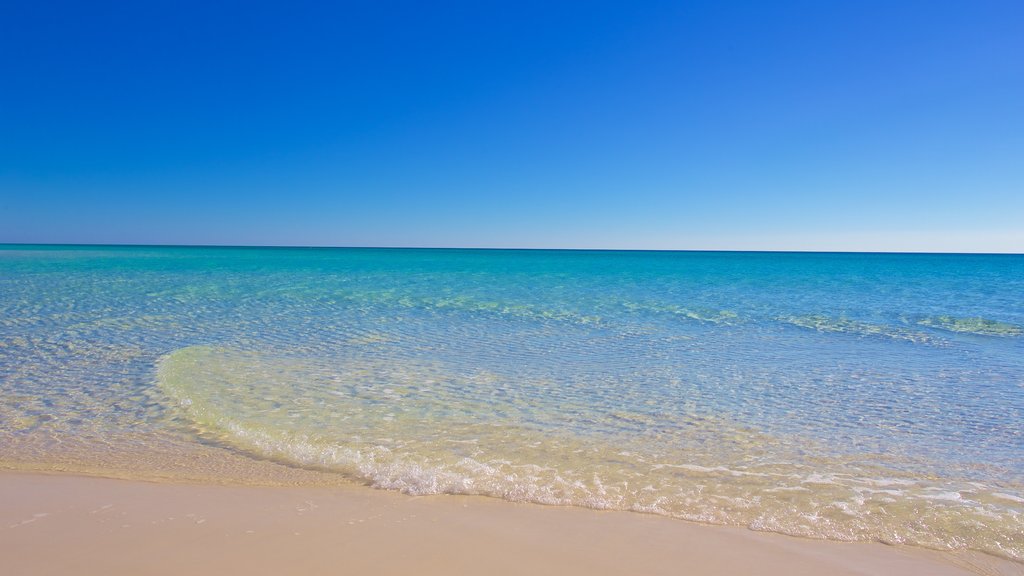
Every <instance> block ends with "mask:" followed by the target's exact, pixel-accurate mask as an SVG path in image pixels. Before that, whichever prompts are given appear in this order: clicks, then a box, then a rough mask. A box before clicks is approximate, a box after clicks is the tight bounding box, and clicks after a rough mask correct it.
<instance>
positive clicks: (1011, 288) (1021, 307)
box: [0, 246, 1024, 560]
mask: <svg viewBox="0 0 1024 576" xmlns="http://www.w3.org/2000/svg"><path fill="white" fill-rule="evenodd" d="M1022 417H1024V256H981V255H898V254H871V255H869V254H773V253H700V252H691V253H670V252H648V253H645V252H582V251H579V252H578V251H476V250H384V249H379V250H378V249H232V248H139V247H116V248H115V247H26V246H5V247H0V459H2V461H3V463H4V465H6V466H21V467H37V468H38V467H47V466H53V467H59V468H63V469H87V468H90V467H91V468H92V469H97V468H99V469H102V471H104V472H106V473H111V474H114V473H117V474H122V473H131V472H132V471H133V470H139V469H140V464H139V463H140V462H142V461H144V462H145V463H146V467H148V468H147V471H148V472H149V473H156V474H163V475H166V476H183V477H187V476H189V475H190V474H193V473H194V474H198V473H199V469H200V468H202V469H203V470H202V472H203V473H204V474H207V475H209V474H213V475H222V476H223V477H225V478H228V479H238V477H239V476H240V475H242V476H244V475H245V474H246V473H248V472H245V471H244V470H241V471H240V470H239V469H235V468H233V467H232V465H230V462H234V461H239V462H242V461H245V462H248V461H251V462H255V463H276V464H274V466H276V467H275V468H268V470H271V472H269V474H271V475H273V474H276V473H278V472H274V470H278V471H282V470H290V469H313V470H318V471H320V472H321V475H320V476H317V477H318V478H320V477H323V476H324V474H323V473H326V475H327V476H329V477H337V478H344V479H348V480H355V481H359V482H363V483H366V484H370V485H373V486H377V487H382V488H389V489H396V490H402V491H405V492H408V493H413V494H429V493H465V494H486V495H491V496H497V497H502V498H507V499H510V500H520V501H532V502H541V503H557V504H570V505H579V506H588V507H594V508H609V509H625V510H636V511H644V512H652V513H657V514H664V515H668V516H674V517H679V518H685V519H692V520H699V521H707V522H715V523H724V524H734V525H745V526H750V527H752V528H755V529H760V530H770V531H777V532H784V533H789V534H797V535H803V536H811V537H821V538H832V539H842V540H879V541H884V542H894V543H909V544H917V545H923V546H929V547H935V548H942V549H974V550H981V551H984V552H988V553H992V554H996V555H999V556H1003V557H1008V558H1013V559H1017V560H1021V559H1024V425H1022V423H1024V419H1022ZM218 451H219V452H218ZM218 453H222V454H231V455H232V456H233V457H235V458H236V460H224V459H222V458H220V457H217V456H216V454H218ZM211 454H213V455H214V456H211ZM212 461H217V462H220V463H221V464H220V466H219V467H218V466H214V465H211V462H212ZM281 464H284V465H286V466H280V465H281ZM281 474H284V472H281ZM289 478H291V477H289ZM292 480H293V479H292ZM289 481H291V480H289Z"/></svg>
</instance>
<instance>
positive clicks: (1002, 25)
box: [0, 0, 1024, 252]
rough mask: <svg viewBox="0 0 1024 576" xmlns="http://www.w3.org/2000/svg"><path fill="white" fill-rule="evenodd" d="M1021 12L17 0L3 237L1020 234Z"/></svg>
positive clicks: (948, 244) (896, 237)
mask: <svg viewBox="0 0 1024 576" xmlns="http://www.w3.org/2000/svg"><path fill="white" fill-rule="evenodd" d="M1022 30H1024V3H1022V2H1020V1H1019V0H1010V1H1006V2H998V1H991V2H990V1H984V0H976V1H966V0H965V1H960V2H954V1H942V0H931V1H924V2H915V1H901V2H891V1H884V2H875V1H872V0H866V1H861V2H820V1H807V2H789V1H779V2H731V1H728V0H723V1H709V2H685V1H675V2H644V1H631V2H611V3H605V2H599V1H588V2H555V1H546V2H534V1H532V0H517V1H514V2H499V1H494V2H491V1H487V0H476V1H471V2H444V1H443V0H438V1H433V2H422V1H420V2H389V1H386V0H385V1H375V2H370V1H362V2H332V3H328V2H321V3H308V2H302V1H292V2H287V3H285V2H281V3H265V2H259V1H257V0H252V1H249V2H237V3H232V2H191V1H188V0H175V1H158V0H154V1H146V2H137V1H133V2H103V1H96V2H71V3H60V2H49V1H46V0H39V1H37V2H11V3H4V4H3V6H2V7H0V242H8V243H114V244H122V243H127V244H228V245H250V244H251V245H318V246H462V247H524V248H545V247H549V248H622V249H719V250H854V251H856V250H865V251H940V252H943V251H945V252H951V251H952V252H975V251H977V252H1024V33H1022V32H1021V31H1022Z"/></svg>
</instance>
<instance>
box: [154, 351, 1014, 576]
mask: <svg viewBox="0 0 1024 576" xmlns="http://www.w3.org/2000/svg"><path fill="white" fill-rule="evenodd" d="M157 384H158V386H159V388H160V389H161V390H162V391H163V392H164V393H165V394H167V395H168V396H169V397H170V398H172V399H173V400H174V401H175V402H176V403H177V405H178V406H179V407H180V409H181V411H182V413H183V414H184V415H185V416H186V417H187V418H188V419H189V421H190V422H191V423H192V425H193V426H194V427H195V429H196V430H197V432H198V433H199V434H201V435H202V436H204V437H206V438H207V439H210V440H213V441H216V442H218V443H221V444H223V445H226V446H228V447H231V448H233V449H235V450H238V451H241V452H243V453H246V454H248V455H250V456H254V457H257V458H263V459H269V460H274V461H277V462H281V463H285V464H289V465H292V466H296V467H305V468H315V469H319V470H327V471H332V472H335V473H339V474H342V475H345V476H347V477H349V478H352V479H354V480H356V481H359V482H363V483H366V484H368V485H371V486H375V487H378V488H384V489H392V490H400V491H402V492H405V493H409V494H438V493H454V494H476V495H486V496H494V497H499V498H504V499H507V500H512V501H525V502H535V503H541V504H559V505H575V506H583V507H590V508H599V509H618V510H633V511H642V512H650V513H657V514H662V515H666V516H672V517H676V518H683V519H688V520H697V521H703V522H712V523H718V524H730V525H740V526H749V527H751V528H754V529H758V530H768V531H774V532H782V533H787V534H793V535H800V536H807V537H815V538H829V539H837V540H879V541H883V542H890V543H905V544H916V545H923V546H929V547H933V548H939V549H962V548H970V549H975V550H981V551H984V552H988V553H992V554H996V555H999V556H1003V557H1008V558H1011V559H1016V560H1024V504H1022V503H1021V502H1024V498H1022V496H1024V489H1019V487H1016V486H1006V485H1003V486H999V487H998V488H996V487H987V486H985V485H982V484H979V483H976V482H958V481H953V480H943V479H937V478H933V477H921V476H914V475H911V474H909V473H903V472H898V471H895V470H893V469H888V468H885V467H881V466H879V465H868V464H865V463H864V460H863V458H856V459H854V458H850V459H843V458H840V457H828V456H826V454H827V451H826V450H825V449H824V447H816V446H815V445H814V442H813V441H808V440H807V439H801V440H800V441H799V442H795V441H794V440H793V439H786V438H777V437H773V436H771V435H767V434H765V433H763V432H760V431H758V430H756V429H753V428H750V427H745V426H740V425H738V424H736V423H734V422H730V421H729V420H727V419H724V418H721V417H716V416H709V415H697V414H682V415H680V414H664V413H658V412H656V411H652V412H650V413H643V414H640V413H632V412H629V411H626V410H622V409H614V410H608V411H602V410H599V409H590V410H589V411H588V408H587V407H586V406H582V405H573V404H572V403H566V402H564V401H563V399H561V398H559V397H557V394H556V395H555V397H554V398H553V399H549V398H545V397H544V396H545V395H544V394H543V393H542V392H538V391H539V390H543V389H544V386H545V385H544V384H543V383H541V384H537V386H536V390H533V391H532V392H531V393H528V394H517V393H516V392H515V390H514V389H511V388H505V387H503V386H504V385H503V379H502V378H501V377H500V376H499V375H496V374H490V373H485V372H479V373H474V374H457V373H454V372H450V371H449V370H447V369H446V367H445V366H443V365H440V364H437V363H433V362H424V361H414V360H401V361H398V360H395V359H390V360H389V359H384V358H370V359H367V358H359V357H350V358H345V359H341V358H326V357H316V358H309V357H301V356H289V355H287V354H265V353H256V352H247V351H238V350H231V349H224V348H214V347H200V346H196V347H189V348H184V349H180V350H177V351H175V352H173V353H171V354H169V355H166V356H164V357H163V358H161V359H160V361H159V362H158V366H157ZM531 386H532V385H531V384H529V383H526V384H523V385H521V386H518V387H517V389H524V390H531ZM554 392H556V391H554V390H551V391H549V394H548V395H551V393H554ZM568 414H572V415H573V418H574V419H576V420H578V421H584V422H588V423H589V424H588V425H589V426H590V428H588V430H591V431H590V432H587V431H586V430H580V429H577V428H571V427H569V426H567V423H566V418H567V416H566V415H568ZM622 422H625V423H626V426H625V427H624V428H623V427H621V426H620V427H619V428H616V427H615V425H616V424H621V423H622ZM600 430H603V431H604V432H598V431H600ZM607 430H619V432H614V433H609V432H607ZM623 430H627V431H628V430H635V431H636V432H623ZM797 446H798V447H799V449H797V448H796V447H797ZM809 454H812V455H811V456H809Z"/></svg>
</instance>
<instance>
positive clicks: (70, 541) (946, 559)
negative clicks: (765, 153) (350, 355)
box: [0, 472, 1024, 576]
mask: <svg viewBox="0 0 1024 576" xmlns="http://www.w3.org/2000/svg"><path fill="white" fill-rule="evenodd" d="M0 557H2V558H3V564H4V566H5V567H4V570H3V572H4V573H5V574H17V575H35V574H72V573H74V574H107V575H119V574H125V575H127V574H132V575H136V574H200V575H201V574H230V573H236V574H243V573H244V574H275V575H277V574H419V575H430V574H559V575H567V576H571V575H575V574H579V575H584V574H585V575H588V576H591V575H601V574H696V575H704V574H723V575H724V574H729V575H735V574H767V575H774V574H778V575H783V574H785V575H799V574H808V575H810V574H833V575H844V574H849V575H854V574H856V575H870V574H878V575H883V574H884V575H891V574H911V575H917V574H920V575H930V576H931V575H934V576H943V575H950V576H952V575H961V574H1024V567H1022V566H1021V565H1020V564H1015V563H1011V562H1006V561H1001V560H998V559H995V558H992V557H990V556H984V555H981V554H973V553H957V554H953V553H941V552H934V551H929V550H924V549H920V548H911V547H900V546H886V545H883V544H876V543H839V542H825V541H817V540H807V539H802V538H793V537H787V536H782V535H777V534H767V533H760V532H754V531H751V530H747V529H744V528H731V527H720V526H706V525H700V524H694V523H689V522H683V521H679V520H673V519H669V518H663V517H658V516H650V515H643V514H636V513H629V512H602V511H594V510H585V509H576V508H561V507H548V506H537V505H529V504H512V503H508V502H503V501H499V500H495V499H488V498H478V497H466V496H431V497H410V496H406V495H402V494H397V493H391V492H384V491H379V490H373V489H369V488H364V487H358V486H352V487H340V488H339V487H322V488H316V487H301V488H300V487H295V488H291V487H252V486H217V485H203V484H178V483H151V482H142V481H133V480H114V479H105V478H92V477H81V476H71V475H49V474H36V473H22V472H0Z"/></svg>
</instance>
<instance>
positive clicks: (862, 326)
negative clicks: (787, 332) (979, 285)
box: [776, 314, 940, 344]
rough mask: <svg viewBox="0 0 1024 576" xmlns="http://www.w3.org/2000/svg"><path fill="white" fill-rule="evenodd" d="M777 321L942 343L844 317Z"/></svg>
mask: <svg viewBox="0 0 1024 576" xmlns="http://www.w3.org/2000/svg"><path fill="white" fill-rule="evenodd" d="M776 320H778V321H779V322H784V323H786V324H791V325H793V326H799V327H800V328H808V329H811V330H817V331H818V332H833V333H841V334H852V335H856V336H881V337H885V338H892V339H894V340H906V341H908V342H916V343H930V344H937V343H939V342H940V341H939V340H937V339H936V338H935V337H933V336H931V335H929V334H926V333H924V332H920V331H915V330H909V329H906V328H903V327H900V326H891V325H887V324H874V323H871V322H862V321H859V320H850V319H848V318H842V317H840V318H834V317H830V316H825V315H823V314H806V315H799V316H780V317H777V318H776Z"/></svg>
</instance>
